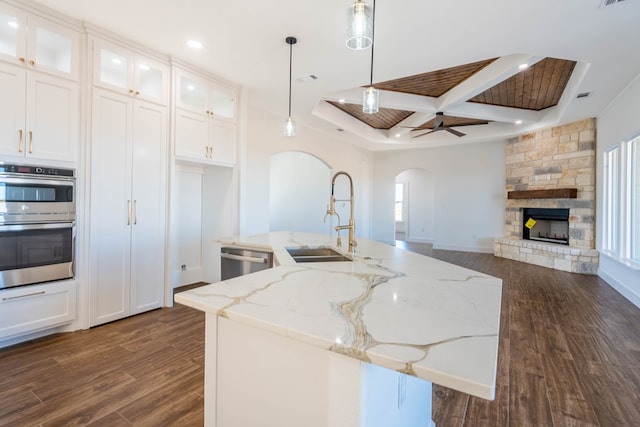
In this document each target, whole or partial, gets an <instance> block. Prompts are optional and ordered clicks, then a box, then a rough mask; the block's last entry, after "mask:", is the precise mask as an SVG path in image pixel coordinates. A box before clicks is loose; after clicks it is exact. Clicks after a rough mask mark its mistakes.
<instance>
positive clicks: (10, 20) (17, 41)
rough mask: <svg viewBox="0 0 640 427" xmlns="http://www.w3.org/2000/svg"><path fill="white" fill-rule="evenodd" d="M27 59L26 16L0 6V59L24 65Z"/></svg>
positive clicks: (4, 5)
mask: <svg viewBox="0 0 640 427" xmlns="http://www.w3.org/2000/svg"><path fill="white" fill-rule="evenodd" d="M26 58H27V15H26V14H25V13H24V12H22V11H19V10H18V9H14V8H12V7H10V6H8V5H6V4H4V3H2V4H0V59H3V60H5V61H9V62H13V63H14V64H20V65H24V64H25V62H26Z"/></svg>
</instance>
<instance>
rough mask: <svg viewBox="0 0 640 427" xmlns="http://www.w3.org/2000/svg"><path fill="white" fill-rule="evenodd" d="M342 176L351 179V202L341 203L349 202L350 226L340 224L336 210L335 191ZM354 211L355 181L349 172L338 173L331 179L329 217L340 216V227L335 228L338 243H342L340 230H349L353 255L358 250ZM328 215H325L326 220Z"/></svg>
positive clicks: (350, 249) (350, 247) (350, 250)
mask: <svg viewBox="0 0 640 427" xmlns="http://www.w3.org/2000/svg"><path fill="white" fill-rule="evenodd" d="M340 175H344V176H346V177H347V179H349V200H340V201H345V202H346V201H348V202H349V225H341V224H340V217H339V216H338V214H337V213H336V209H335V203H336V198H335V195H334V189H335V184H336V178H338V176H340ZM353 209H354V191H353V179H352V178H351V175H349V174H348V173H347V172H344V171H340V172H336V173H335V174H334V175H333V178H331V197H330V198H329V207H328V208H327V215H336V216H338V225H337V226H336V228H335V229H336V231H337V232H338V242H340V230H349V252H352V253H353V252H354V251H355V248H356V240H355V234H356V223H355V217H354V214H353ZM327 215H325V219H326V217H327ZM340 243H341V242H340ZM340 243H338V245H340Z"/></svg>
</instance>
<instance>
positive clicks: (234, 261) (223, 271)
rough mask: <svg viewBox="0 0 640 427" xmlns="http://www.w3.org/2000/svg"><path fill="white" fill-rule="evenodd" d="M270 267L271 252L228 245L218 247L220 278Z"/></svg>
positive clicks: (223, 278) (271, 260)
mask: <svg viewBox="0 0 640 427" xmlns="http://www.w3.org/2000/svg"><path fill="white" fill-rule="evenodd" d="M271 267H273V252H270V251H259V250H254V249H242V248H230V247H222V248H221V249H220V276H221V278H222V280H227V279H231V278H233V277H238V276H243V275H245V274H249V273H254V272H256V271H260V270H266V269H267V268H271Z"/></svg>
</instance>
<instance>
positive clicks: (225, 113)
mask: <svg viewBox="0 0 640 427" xmlns="http://www.w3.org/2000/svg"><path fill="white" fill-rule="evenodd" d="M176 80H177V81H176V92H177V93H176V106H177V107H178V108H183V109H185V110H190V111H193V112H195V113H202V114H206V115H209V116H212V117H216V118H219V119H224V120H231V121H235V119H236V92H237V91H236V90H235V89H233V88H230V87H226V86H224V85H221V84H218V83H215V82H212V81H210V80H206V79H203V78H200V77H198V76H195V75H193V74H191V73H188V72H186V71H184V70H178V71H177V73H176Z"/></svg>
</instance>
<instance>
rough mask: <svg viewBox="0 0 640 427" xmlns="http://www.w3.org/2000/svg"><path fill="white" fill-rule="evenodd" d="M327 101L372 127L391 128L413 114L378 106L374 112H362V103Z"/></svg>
mask: <svg viewBox="0 0 640 427" xmlns="http://www.w3.org/2000/svg"><path fill="white" fill-rule="evenodd" d="M327 102H328V103H329V104H331V105H333V106H334V107H336V108H339V109H341V110H342V111H344V112H345V113H347V114H349V115H351V116H353V117H355V118H356V119H358V120H360V121H361V122H364V123H366V124H368V125H369V126H371V127H372V128H374V129H391V128H392V127H393V126H395V125H396V124H398V123H400V122H401V121H403V120H404V119H406V118H407V117H409V116H410V115H412V114H413V111H406V110H394V109H392V108H380V110H379V111H378V112H377V113H376V114H365V113H363V112H362V105H359V104H340V103H338V102H334V101H327Z"/></svg>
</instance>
